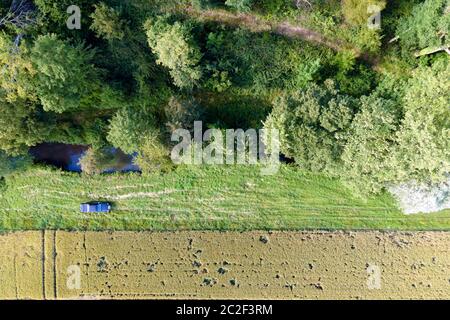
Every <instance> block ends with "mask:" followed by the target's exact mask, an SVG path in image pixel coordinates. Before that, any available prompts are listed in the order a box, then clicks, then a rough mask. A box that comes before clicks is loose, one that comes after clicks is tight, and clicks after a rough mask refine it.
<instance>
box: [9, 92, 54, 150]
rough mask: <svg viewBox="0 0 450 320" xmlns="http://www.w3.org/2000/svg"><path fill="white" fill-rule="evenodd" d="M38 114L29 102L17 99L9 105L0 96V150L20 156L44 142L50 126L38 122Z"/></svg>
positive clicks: (34, 106)
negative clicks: (31, 147)
mask: <svg viewBox="0 0 450 320" xmlns="http://www.w3.org/2000/svg"><path fill="white" fill-rule="evenodd" d="M40 113H41V112H40V111H39V109H38V106H36V105H35V104H34V103H32V102H30V101H27V100H23V99H17V100H16V101H15V102H14V103H10V102H8V101H6V100H5V99H3V98H2V97H1V96H0V149H2V150H4V151H6V152H7V153H8V154H10V155H21V154H25V153H26V152H27V151H28V148H29V147H30V146H34V145H36V144H38V143H40V142H43V141H45V139H46V138H47V137H48V132H49V131H50V130H51V124H49V123H45V122H44V121H39V120H38V119H39V118H41V116H40Z"/></svg>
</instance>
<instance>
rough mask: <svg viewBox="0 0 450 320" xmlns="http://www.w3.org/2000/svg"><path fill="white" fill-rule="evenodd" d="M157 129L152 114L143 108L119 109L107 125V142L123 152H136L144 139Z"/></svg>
mask: <svg viewBox="0 0 450 320" xmlns="http://www.w3.org/2000/svg"><path fill="white" fill-rule="evenodd" d="M158 130H159V129H158V127H157V125H156V120H155V118H154V116H153V115H152V113H151V112H150V111H149V110H147V109H145V108H143V109H139V108H132V107H128V108H123V109H119V110H118V111H117V113H116V114H115V116H114V117H113V118H112V120H111V122H110V125H109V133H108V136H107V140H108V141H109V142H110V143H111V144H112V145H113V146H114V147H116V148H119V149H121V150H122V151H123V152H125V153H128V154H132V153H134V152H137V151H138V150H139V148H140V146H141V144H142V143H143V142H144V138H145V137H146V136H148V135H151V134H152V133H153V132H155V131H156V132H157V131H158Z"/></svg>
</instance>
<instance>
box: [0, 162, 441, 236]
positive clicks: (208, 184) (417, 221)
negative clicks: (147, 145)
mask: <svg viewBox="0 0 450 320" xmlns="http://www.w3.org/2000/svg"><path fill="white" fill-rule="evenodd" d="M94 200H100V201H109V202H111V203H112V204H113V210H112V212H110V213H88V214H84V213H80V210H79V206H80V203H82V202H86V201H94ZM41 229H42V230H43V229H63V230H160V231H162V230H165V231H167V230H168V231H170V230H223V231H225V230H237V231H244V230H308V229H322V230H336V229H343V230H371V229H377V230H450V216H449V215H448V211H444V212H440V213H433V214H415V215H404V214H403V213H402V212H401V211H400V210H399V209H398V208H397V204H396V202H395V200H394V199H393V198H392V197H391V196H390V195H388V194H381V195H378V196H373V197H369V198H365V197H362V196H357V195H355V194H354V193H353V192H351V191H350V190H348V189H347V188H346V187H345V186H344V185H343V184H341V183H340V182H339V181H338V180H334V179H330V178H326V177H324V176H322V175H318V174H312V173H307V172H305V171H302V170H300V169H298V168H296V167H293V166H289V165H283V166H281V168H280V171H279V172H278V174H276V175H272V176H263V175H261V174H260V168H258V167H255V166H253V167H252V166H211V167H209V166H203V167H190V168H187V167H179V168H178V169H176V170H175V171H173V172H170V173H167V174H165V175H162V174H153V175H140V174H137V173H128V174H110V175H97V176H86V175H80V174H77V173H70V172H63V171H60V170H55V169H50V168H45V167H38V168H32V169H29V170H27V171H25V172H21V173H16V174H14V175H12V176H9V177H8V178H7V179H5V180H4V184H3V186H2V191H1V192H0V230H3V231H10V230H41Z"/></svg>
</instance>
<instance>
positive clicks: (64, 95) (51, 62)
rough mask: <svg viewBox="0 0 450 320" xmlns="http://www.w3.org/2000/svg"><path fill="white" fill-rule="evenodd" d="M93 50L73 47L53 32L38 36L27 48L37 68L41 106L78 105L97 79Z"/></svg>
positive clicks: (57, 109)
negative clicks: (31, 45)
mask: <svg viewBox="0 0 450 320" xmlns="http://www.w3.org/2000/svg"><path fill="white" fill-rule="evenodd" d="M93 57H94V52H93V51H92V50H87V49H85V48H83V47H82V46H81V45H79V46H76V47H73V46H71V45H69V44H68V43H67V42H65V41H63V40H60V39H58V38H57V36H56V35H54V34H52V35H44V36H39V37H38V38H37V39H36V41H35V43H34V46H33V48H32V49H31V60H32V62H33V65H34V68H35V69H36V71H37V81H36V92H37V96H38V97H39V100H40V102H41V103H42V106H43V108H44V110H46V111H54V112H58V113H61V112H64V111H68V110H76V109H80V108H81V107H82V106H83V105H86V103H89V102H87V101H84V100H85V99H86V100H87V99H89V97H90V96H92V93H93V89H94V88H95V87H96V86H97V85H98V82H99V80H98V79H99V71H98V70H97V69H96V68H95V67H94V66H93V65H92V62H91V61H92V59H93Z"/></svg>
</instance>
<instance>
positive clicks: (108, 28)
mask: <svg viewBox="0 0 450 320" xmlns="http://www.w3.org/2000/svg"><path fill="white" fill-rule="evenodd" d="M94 8H95V11H94V13H92V14H91V18H92V24H91V27H90V28H91V30H93V31H94V32H95V33H96V34H97V36H98V37H100V38H104V39H106V40H114V39H118V40H121V39H122V38H123V37H124V35H125V32H124V29H125V22H124V21H123V20H121V19H120V15H119V13H118V12H117V11H116V10H115V9H114V8H110V7H108V6H107V5H106V4H105V3H104V2H101V3H99V4H96V5H94Z"/></svg>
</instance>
